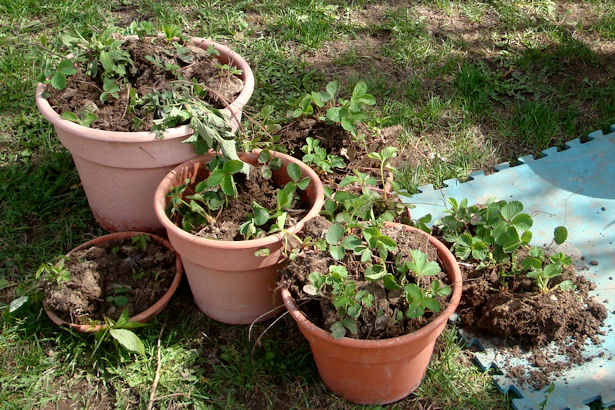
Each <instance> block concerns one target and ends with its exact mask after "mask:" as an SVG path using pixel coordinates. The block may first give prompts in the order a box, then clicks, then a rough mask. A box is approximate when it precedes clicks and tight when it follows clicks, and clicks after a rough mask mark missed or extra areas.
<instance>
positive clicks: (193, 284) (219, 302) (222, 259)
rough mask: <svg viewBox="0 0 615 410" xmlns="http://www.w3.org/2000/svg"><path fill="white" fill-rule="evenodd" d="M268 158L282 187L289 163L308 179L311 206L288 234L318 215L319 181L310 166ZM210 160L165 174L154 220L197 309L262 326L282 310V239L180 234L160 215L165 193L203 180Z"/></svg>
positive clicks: (248, 157)
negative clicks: (276, 165)
mask: <svg viewBox="0 0 615 410" xmlns="http://www.w3.org/2000/svg"><path fill="white" fill-rule="evenodd" d="M259 152H260V150H255V151H253V152H252V153H240V154H239V157H240V158H241V159H242V160H243V161H245V162H249V163H251V164H256V163H257V158H258V153H259ZM271 155H272V156H273V157H278V158H280V159H281V160H282V162H283V164H284V165H283V167H282V168H280V169H279V170H277V171H273V179H274V181H276V183H278V184H285V183H286V182H288V181H290V178H289V177H288V175H287V173H286V167H287V166H288V164H290V163H291V162H293V163H295V164H297V165H299V167H300V169H301V172H302V175H303V176H304V177H305V176H307V177H309V178H310V183H309V185H308V187H307V189H306V190H305V191H303V192H304V193H303V196H304V198H303V199H304V200H305V201H307V202H308V203H310V204H311V208H310V210H309V212H308V214H307V215H306V216H305V217H304V218H303V219H301V220H300V221H299V222H298V223H297V224H296V225H295V226H292V227H290V228H289V229H288V231H289V232H291V233H297V232H299V231H300V230H301V228H303V225H304V224H305V222H306V221H308V220H310V219H312V218H314V217H315V216H317V215H318V214H319V212H320V210H321V209H322V206H323V204H324V191H323V186H322V182H321V181H320V179H319V178H318V176H317V175H316V173H315V172H314V171H313V170H312V169H311V168H310V167H308V166H307V165H305V164H304V163H303V162H301V161H299V160H298V159H295V158H293V157H291V156H289V155H285V154H281V153H279V152H274V151H272V152H271ZM213 157H214V154H213V153H209V154H207V155H205V156H204V157H201V158H196V159H193V160H190V161H188V162H185V163H183V164H182V165H180V166H178V167H177V168H175V169H174V170H173V171H171V172H170V173H169V174H167V176H166V177H165V178H164V180H163V181H162V182H161V183H160V185H159V186H158V189H157V190H156V194H155V197H154V208H155V210H156V215H157V216H158V219H159V220H160V222H161V223H162V225H163V226H164V227H165V229H166V230H167V235H168V237H169V241H171V244H173V247H174V248H175V249H176V250H177V252H178V253H179V254H180V255H181V257H182V261H183V263H184V267H185V268H186V276H187V277H188V282H189V283H190V289H191V290H192V295H193V296H194V301H195V303H196V304H197V306H198V307H199V309H200V310H201V311H202V312H203V313H205V314H206V315H207V316H209V317H211V318H212V319H215V320H217V321H220V322H224V323H229V324H249V323H252V322H254V321H262V320H265V319H267V318H269V317H271V316H273V315H274V314H275V313H276V312H275V309H276V308H277V307H279V306H281V302H280V299H279V292H278V291H277V290H276V285H275V281H276V279H277V276H278V272H277V270H278V262H279V261H280V258H281V251H282V245H283V244H282V240H283V239H282V235H281V234H275V235H269V236H267V237H265V238H259V239H251V240H246V241H218V240H212V239H205V238H200V237H197V236H195V235H192V234H190V233H188V232H186V231H184V230H182V229H181V228H179V227H178V226H176V225H175V224H174V223H173V222H171V220H170V219H169V218H168V217H167V215H166V213H165V209H166V206H167V203H168V200H167V196H166V194H167V192H169V189H170V188H173V187H176V186H179V185H182V184H184V183H185V181H186V179H187V178H190V180H191V181H192V182H193V183H194V182H195V181H200V180H203V179H205V178H207V175H208V174H209V170H208V169H207V162H209V161H210V160H211V159H212V158H213ZM297 192H301V191H299V190H298V191H297ZM263 248H267V249H269V255H268V256H256V255H254V252H256V251H258V250H260V249H263Z"/></svg>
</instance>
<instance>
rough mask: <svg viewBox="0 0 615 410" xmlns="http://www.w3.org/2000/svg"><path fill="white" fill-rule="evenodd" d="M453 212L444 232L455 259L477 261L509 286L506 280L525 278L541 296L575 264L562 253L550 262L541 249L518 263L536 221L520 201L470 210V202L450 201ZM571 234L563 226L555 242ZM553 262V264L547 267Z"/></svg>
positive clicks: (563, 286)
mask: <svg viewBox="0 0 615 410" xmlns="http://www.w3.org/2000/svg"><path fill="white" fill-rule="evenodd" d="M449 204H450V206H451V207H450V208H449V209H447V210H446V216H445V217H444V218H442V220H441V222H440V224H441V231H442V235H443V237H444V239H445V240H446V241H448V242H450V243H451V244H452V245H451V248H452V250H453V252H454V253H455V255H456V256H457V257H458V258H460V259H462V260H468V259H472V260H474V261H478V262H479V263H478V265H477V268H478V269H483V268H491V269H495V270H497V271H498V272H499V274H500V277H501V278H502V280H503V282H502V285H503V286H506V283H507V282H506V278H508V277H511V276H516V275H519V274H525V275H526V276H528V277H530V278H532V279H534V281H535V283H536V286H537V287H538V289H539V291H540V292H543V293H544V292H548V291H549V290H552V289H553V288H549V280H550V279H553V278H555V277H557V276H559V275H561V273H562V268H564V267H566V266H570V265H571V264H572V260H571V258H570V257H569V256H567V255H565V254H563V253H561V252H560V253H557V254H555V255H552V256H550V257H549V258H548V260H547V258H546V257H545V254H544V251H543V250H542V249H540V248H538V247H530V248H529V250H528V252H527V256H525V257H523V260H519V253H520V251H521V250H522V249H527V248H528V244H529V242H530V240H531V239H532V232H531V231H530V228H531V227H532V225H533V220H532V218H531V216H530V215H528V214H527V213H524V212H523V204H521V202H519V201H511V202H506V201H495V200H493V199H490V200H488V201H487V202H486V203H485V204H484V205H482V206H480V207H479V206H476V205H473V206H468V201H467V199H463V200H462V201H461V202H458V201H457V200H456V199H454V198H449ZM567 236H568V231H567V229H566V228H565V227H563V226H558V227H557V228H555V230H554V238H553V240H554V242H555V243H558V244H561V243H563V241H565V240H566V238H567ZM549 261H550V263H548V262H549ZM557 287H558V288H559V289H562V290H570V289H572V288H573V287H572V282H570V281H563V282H561V283H559V284H558V285H557Z"/></svg>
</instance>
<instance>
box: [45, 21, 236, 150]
mask: <svg viewBox="0 0 615 410" xmlns="http://www.w3.org/2000/svg"><path fill="white" fill-rule="evenodd" d="M162 32H163V33H164V38H165V39H166V41H167V44H169V45H171V46H173V47H174V50H173V51H165V52H164V54H161V55H153V56H146V57H145V58H146V59H147V60H148V61H149V62H150V63H152V64H153V65H155V66H158V67H161V68H163V69H164V70H166V71H167V72H168V74H167V80H168V81H166V82H164V84H163V85H161V86H160V87H154V88H153V89H152V90H151V91H149V92H147V93H146V94H144V95H139V94H138V92H137V89H136V88H137V87H135V86H132V87H131V86H130V78H133V77H135V76H136V74H137V68H136V67H135V64H134V62H133V61H132V59H131V56H130V53H129V52H128V51H127V50H128V49H125V45H126V44H127V43H128V42H130V41H137V40H135V39H134V36H133V37H132V38H130V37H126V36H125V35H134V34H136V35H137V36H138V37H139V38H140V39H143V38H144V37H145V36H149V35H152V34H155V30H154V26H153V25H152V24H151V23H148V22H140V23H138V22H132V23H131V24H130V26H129V27H128V28H127V29H125V30H121V29H119V28H117V27H108V28H107V29H105V30H104V31H102V32H94V33H92V34H91V36H89V37H87V36H83V35H81V34H79V33H76V34H75V35H61V36H60V37H59V40H60V41H61V42H62V44H63V45H64V46H65V47H66V51H67V53H70V58H62V59H59V58H58V57H57V56H55V55H52V56H50V57H47V58H46V59H45V62H44V64H43V70H42V73H41V75H40V77H39V80H40V81H41V82H44V83H46V84H49V85H50V87H53V88H55V89H59V90H62V89H64V88H65V87H66V84H67V83H66V81H67V77H70V76H72V75H74V74H76V73H77V71H78V69H79V71H80V72H81V73H82V74H83V75H85V76H86V77H88V78H89V79H90V82H91V83H92V84H93V85H94V86H96V87H98V88H99V89H100V97H99V99H100V102H102V103H104V104H107V103H112V102H113V101H115V100H117V99H119V98H121V96H122V95H127V96H128V103H127V106H126V113H125V114H124V115H126V114H130V115H131V116H132V118H133V119H134V120H133V124H132V126H133V130H135V131H136V130H138V129H139V128H140V126H141V125H142V123H143V121H144V119H145V118H149V117H150V116H151V115H152V114H153V123H154V126H153V128H152V131H153V132H155V133H156V134H157V136H159V137H162V136H163V134H164V131H165V130H166V129H168V128H172V127H177V126H180V125H189V126H190V128H191V129H192V130H193V131H194V132H193V134H192V135H191V136H189V137H188V138H187V139H186V141H185V142H187V143H192V144H193V145H194V149H195V151H196V152H197V153H198V154H200V155H202V154H204V153H206V152H207V151H208V150H210V149H213V150H220V149H221V150H223V151H224V153H225V155H226V156H227V157H229V158H232V159H237V155H236V149H235V141H234V138H233V135H232V133H231V127H230V123H229V121H228V119H227V118H226V117H225V116H224V115H223V114H222V113H221V112H220V110H219V109H217V108H215V107H213V106H212V105H211V104H209V102H207V101H208V99H210V97H209V93H210V92H212V91H211V90H209V89H208V88H207V87H206V86H205V84H200V83H198V82H197V80H196V79H195V78H193V79H192V81H186V80H185V79H184V78H183V77H182V75H181V69H180V68H181V65H183V66H187V65H189V64H191V63H192V60H193V54H192V53H190V49H189V48H188V47H185V46H184V45H183V42H184V41H185V39H186V37H185V36H183V35H182V33H181V30H180V29H179V27H177V26H174V25H167V24H163V25H162ZM141 41H142V40H141ZM160 41H162V40H160ZM173 47H171V48H173ZM207 52H208V54H209V55H210V56H212V55H215V54H219V52H217V50H215V48H213V47H210V49H208V50H207ZM220 70H221V71H223V72H225V73H228V74H224V75H238V74H240V73H239V71H240V70H239V71H238V70H237V69H236V68H234V67H232V65H229V64H226V65H220ZM45 95H46V94H44V96H45ZM216 99H219V97H218V96H217V95H216ZM86 111H87V110H86ZM150 113H152V114H150ZM61 115H62V118H63V119H66V120H69V121H73V122H76V123H79V124H81V125H83V126H91V125H92V123H94V122H95V121H97V120H98V117H97V116H96V114H94V113H93V112H78V113H77V114H74V113H70V112H65V113H62V114H61Z"/></svg>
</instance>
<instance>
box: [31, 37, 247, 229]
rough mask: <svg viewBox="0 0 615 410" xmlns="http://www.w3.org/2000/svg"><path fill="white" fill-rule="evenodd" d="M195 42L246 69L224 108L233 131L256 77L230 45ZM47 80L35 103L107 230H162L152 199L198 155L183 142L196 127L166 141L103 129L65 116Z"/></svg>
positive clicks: (169, 134) (166, 135)
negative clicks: (48, 95) (52, 100)
mask: <svg viewBox="0 0 615 410" xmlns="http://www.w3.org/2000/svg"><path fill="white" fill-rule="evenodd" d="M191 40H192V42H193V44H194V45H196V46H198V47H200V48H203V49H207V48H208V47H209V46H210V45H213V46H214V48H215V49H216V50H218V51H219V52H220V55H219V56H217V58H218V60H219V61H220V62H221V64H230V65H234V66H235V67H237V68H239V69H241V70H242V75H241V76H240V77H241V79H242V80H243V81H244V88H243V90H242V91H241V93H240V94H239V95H238V96H237V98H236V99H235V100H234V101H233V102H232V103H231V104H230V107H229V109H224V110H222V111H223V112H224V113H225V114H226V115H227V116H229V118H230V120H231V124H232V126H233V131H234V130H236V129H237V127H238V125H239V122H240V120H241V113H242V109H243V106H244V105H245V104H246V103H247V102H248V100H249V99H250V97H251V96H252V92H253V91H254V75H253V74H252V70H251V69H250V66H249V65H248V63H247V62H246V61H245V60H244V59H243V58H242V57H241V56H240V55H239V54H237V53H235V52H234V51H232V50H231V49H230V48H228V47H226V46H224V45H222V44H218V43H215V42H213V41H210V40H205V39H202V38H198V37H192V38H191ZM44 91H45V86H44V85H43V84H40V83H39V85H38V87H37V89H36V97H35V99H36V105H37V107H38V109H39V111H40V112H41V114H42V115H43V116H44V117H45V118H46V119H47V120H48V121H49V122H51V123H52V124H53V126H54V128H55V130H56V133H57V135H58V138H59V140H60V142H62V145H64V147H65V148H66V149H68V151H70V153H71V155H72V156H73V161H74V162H75V166H76V168H77V171H78V173H79V178H80V179H81V183H82V185H83V189H84V191H85V193H86V196H87V199H88V203H89V205H90V208H91V209H92V213H93V214H94V217H95V218H96V220H97V221H98V223H99V224H100V225H101V226H102V227H103V228H105V229H107V230H109V231H112V232H115V231H131V230H132V231H146V232H153V231H157V230H160V229H162V226H161V225H160V223H159V222H158V219H157V218H156V214H155V212H154V209H153V207H152V198H153V197H154V192H155V190H156V187H157V186H158V184H159V183H160V181H161V180H162V179H163V178H164V176H165V175H166V174H167V173H168V172H169V170H171V169H173V168H174V167H176V166H177V165H178V164H181V163H182V162H185V161H187V160H189V159H191V158H194V157H196V156H197V155H196V153H195V152H194V149H193V148H192V145H191V144H184V143H183V142H182V141H184V140H185V139H186V138H187V137H188V136H189V135H191V134H192V130H191V129H190V128H189V127H188V126H180V127H176V128H170V129H168V130H166V132H165V133H164V137H163V138H162V139H160V138H157V137H156V135H155V134H154V133H153V132H118V131H105V130H98V129H93V128H88V127H84V126H81V125H79V124H76V123H73V122H71V121H67V120H63V119H62V118H61V117H60V115H59V114H58V113H57V112H55V111H54V110H53V108H51V106H50V105H49V103H48V102H47V99H45V98H43V97H42V94H43V92H44Z"/></svg>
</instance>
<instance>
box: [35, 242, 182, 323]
mask: <svg viewBox="0 0 615 410" xmlns="http://www.w3.org/2000/svg"><path fill="white" fill-rule="evenodd" d="M65 268H66V269H68V270H69V271H70V272H71V279H70V281H68V282H61V284H60V285H58V284H57V283H56V282H55V281H54V282H50V281H42V282H41V284H40V286H41V288H42V289H43V291H44V292H45V298H44V302H45V305H46V307H48V308H50V309H51V310H53V311H54V312H55V313H56V314H57V315H58V316H59V317H60V318H62V319H64V320H65V321H67V322H69V323H76V324H91V323H101V322H102V321H103V320H104V318H105V317H109V318H111V319H113V320H117V319H118V318H119V317H120V315H121V313H122V311H123V310H124V309H127V310H128V313H129V314H130V316H134V315H135V314H138V313H141V312H143V311H145V310H146V309H148V308H149V307H150V306H152V305H153V304H154V303H156V302H157V301H158V300H159V299H160V298H161V297H162V295H163V294H164V293H165V292H166V291H167V290H168V288H169V286H170V285H171V282H172V281H173V278H174V277H175V253H174V252H172V251H171V250H169V249H167V248H166V247H164V246H162V245H160V244H158V243H156V242H154V241H151V240H150V241H148V242H147V247H146V249H145V251H142V250H140V249H139V248H138V247H137V246H134V245H133V244H132V240H131V238H127V239H123V240H121V241H118V240H113V241H109V242H106V243H104V244H102V245H97V246H91V247H89V248H87V249H82V250H79V251H77V252H75V253H73V254H72V255H71V257H70V258H67V259H66V262H65ZM120 295H121V296H123V297H125V298H126V300H125V301H126V303H125V305H124V306H119V305H118V303H117V302H116V303H114V302H111V301H108V300H107V298H108V297H110V296H111V297H112V296H120ZM120 304H122V303H120Z"/></svg>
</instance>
